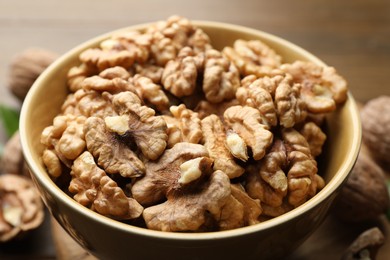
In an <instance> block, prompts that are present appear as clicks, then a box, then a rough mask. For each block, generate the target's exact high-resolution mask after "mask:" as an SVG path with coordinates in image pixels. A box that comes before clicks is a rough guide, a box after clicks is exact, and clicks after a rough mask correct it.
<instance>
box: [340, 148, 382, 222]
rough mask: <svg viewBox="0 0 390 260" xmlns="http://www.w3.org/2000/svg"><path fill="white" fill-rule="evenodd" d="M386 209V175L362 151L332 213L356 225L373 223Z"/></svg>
mask: <svg viewBox="0 0 390 260" xmlns="http://www.w3.org/2000/svg"><path fill="white" fill-rule="evenodd" d="M389 208H390V200H389V192H388V190H387V187H386V177H385V173H384V172H383V170H382V168H381V167H380V166H378V165H377V164H376V163H375V162H374V161H373V159H371V158H370V157H369V155H368V154H366V152H364V151H363V150H362V151H361V152H360V154H359V156H358V159H357V161H356V164H355V166H354V167H353V169H352V172H351V175H350V177H349V178H348V180H347V182H346V183H345V185H344V186H343V188H342V190H341V192H340V195H339V198H338V200H337V202H336V205H335V208H334V211H335V213H336V215H337V216H338V217H339V218H340V219H342V220H344V221H346V222H351V223H359V222H364V221H370V220H375V219H376V218H378V216H379V215H381V214H383V213H385V212H386V211H387V210H388V209H389Z"/></svg>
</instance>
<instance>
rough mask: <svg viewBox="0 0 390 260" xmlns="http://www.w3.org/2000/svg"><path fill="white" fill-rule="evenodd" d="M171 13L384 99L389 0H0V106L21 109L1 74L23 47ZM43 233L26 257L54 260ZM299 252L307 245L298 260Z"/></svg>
mask: <svg viewBox="0 0 390 260" xmlns="http://www.w3.org/2000/svg"><path fill="white" fill-rule="evenodd" d="M173 14H178V15H182V16H185V17H187V18H189V19H191V20H211V21H218V22H226V23H234V24H238V25H243V26H248V27H252V28H255V29H259V30H263V31H266V32H269V33H272V34H275V35H277V36H280V37H282V38H285V39H287V40H289V41H291V42H293V43H295V44H297V45H299V46H301V47H303V48H304V49H306V50H308V51H309V52H311V53H313V54H314V55H316V56H318V57H319V58H320V59H322V60H323V61H324V62H325V63H327V64H328V65H331V66H334V67H335V68H336V69H337V70H338V72H339V73H340V74H341V75H343V76H344V77H345V78H346V79H347V80H348V82H349V86H350V91H351V93H352V95H353V96H354V97H355V98H356V99H357V100H358V101H360V102H366V101H368V100H369V99H371V98H374V97H377V96H379V95H390V1H389V0H295V1H282V0H272V1H269V0H194V1H183V0H164V1H159V0H143V1H133V0H110V1H98V0H81V1H80V0H66V1H65V0H64V1H58V0H34V1H31V0H0V39H1V40H0V103H1V104H3V105H6V106H10V107H14V108H16V109H18V108H19V107H20V102H18V100H17V99H16V98H14V97H13V96H12V95H11V94H10V92H9V90H8V89H7V86H8V79H7V77H8V68H9V63H10V61H11V59H12V57H14V56H15V55H16V54H18V53H20V52H22V51H23V50H25V49H27V48H30V47H40V48H45V49H48V50H51V51H54V52H56V53H58V54H63V53H65V52H66V51H68V50H70V49H71V48H73V47H74V46H76V45H78V44H80V43H82V42H83V41H85V40H88V39H90V38H92V37H95V36H97V35H100V34H102V33H106V32H108V31H111V30H114V29H118V28H121V27H127V26H131V25H134V24H139V23H147V22H154V21H156V20H162V19H166V18H167V17H169V16H170V15H173ZM0 137H1V135H0ZM48 230H50V224H49V223H48V222H45V225H43V226H42V227H41V228H40V229H39V230H38V231H37V232H36V233H35V234H33V239H30V242H29V244H28V243H26V244H23V246H24V247H25V248H27V251H26V252H29V254H30V256H31V252H33V255H36V256H39V257H38V258H40V259H41V258H53V257H54V255H55V253H54V247H53V244H52V242H51V236H50V231H48ZM314 241H316V240H315V239H314ZM309 242H310V241H309ZM311 242H313V240H312V241H311ZM19 247H20V244H11V245H7V246H0V251H2V252H5V253H7V252H9V253H10V254H12V253H14V252H16V251H17V250H19ZM341 249H342V248H341ZM341 249H340V250H341ZM28 250H30V251H28ZM302 250H303V251H302ZM305 250H306V251H305ZM309 251H310V250H309ZM305 252H308V249H307V247H306V248H305V247H303V249H301V251H300V253H298V254H297V256H303V255H305ZM298 258H300V257H298ZM309 259H310V257H309Z"/></svg>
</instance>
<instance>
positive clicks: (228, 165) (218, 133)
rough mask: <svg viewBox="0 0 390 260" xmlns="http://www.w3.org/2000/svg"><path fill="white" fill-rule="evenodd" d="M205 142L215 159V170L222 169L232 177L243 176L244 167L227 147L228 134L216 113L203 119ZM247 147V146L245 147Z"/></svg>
mask: <svg viewBox="0 0 390 260" xmlns="http://www.w3.org/2000/svg"><path fill="white" fill-rule="evenodd" d="M201 125H202V132H203V142H204V146H205V147H206V149H207V151H208V152H209V155H210V157H211V158H212V159H214V167H213V169H214V170H221V171H223V172H224V173H226V174H227V175H228V176H229V178H230V179H233V178H236V177H239V176H241V175H242V174H243V173H244V168H242V167H241V166H239V165H238V164H237V163H236V162H235V161H234V157H233V155H232V154H231V153H230V151H229V149H227V147H226V144H225V142H226V134H225V129H224V126H223V123H222V121H221V120H220V119H219V117H218V116H216V115H210V116H208V117H206V118H204V119H203V120H202V124H201ZM245 148H246V147H245Z"/></svg>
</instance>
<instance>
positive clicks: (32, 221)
mask: <svg viewBox="0 0 390 260" xmlns="http://www.w3.org/2000/svg"><path fill="white" fill-rule="evenodd" d="M0 206H1V208H0V241H1V242H6V241H10V240H12V239H14V238H16V237H17V236H19V235H21V234H22V233H25V232H28V231H30V230H32V229H35V228H37V227H39V226H40V225H41V223H42V222H43V220H44V208H43V204H42V201H41V198H40V196H39V193H38V192H37V190H36V189H35V186H34V185H33V183H32V182H31V180H29V179H27V178H25V177H22V176H18V175H14V174H3V175H1V176H0Z"/></svg>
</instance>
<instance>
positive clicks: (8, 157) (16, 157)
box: [0, 131, 30, 177]
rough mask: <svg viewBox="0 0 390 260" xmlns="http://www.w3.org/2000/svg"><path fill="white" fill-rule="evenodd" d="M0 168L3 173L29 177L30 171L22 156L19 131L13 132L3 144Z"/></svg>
mask: <svg viewBox="0 0 390 260" xmlns="http://www.w3.org/2000/svg"><path fill="white" fill-rule="evenodd" d="M0 169H1V171H2V172H4V173H12V174H17V175H24V176H26V177H30V172H29V170H28V167H27V165H26V163H25V161H24V157H23V151H22V144H21V142H20V135H19V131H17V132H15V133H14V134H13V135H12V137H11V138H10V139H9V140H8V141H7V143H6V144H5V146H4V150H3V153H2V156H1V158H0Z"/></svg>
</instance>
